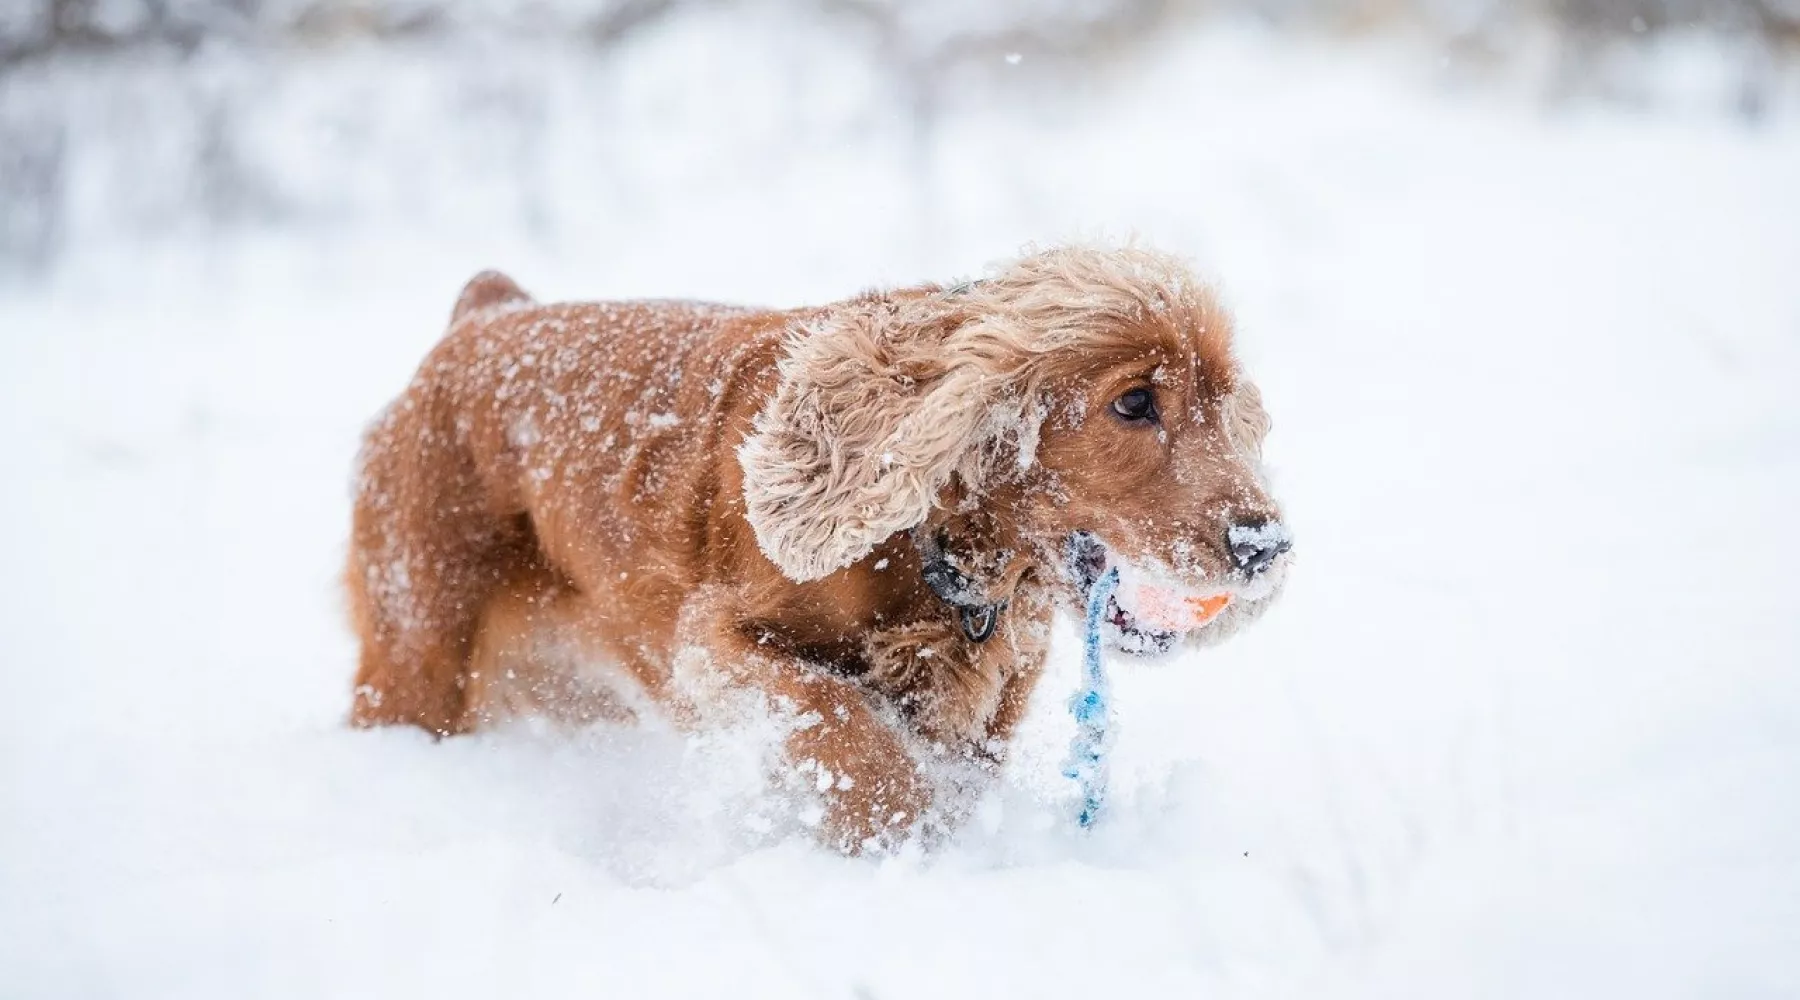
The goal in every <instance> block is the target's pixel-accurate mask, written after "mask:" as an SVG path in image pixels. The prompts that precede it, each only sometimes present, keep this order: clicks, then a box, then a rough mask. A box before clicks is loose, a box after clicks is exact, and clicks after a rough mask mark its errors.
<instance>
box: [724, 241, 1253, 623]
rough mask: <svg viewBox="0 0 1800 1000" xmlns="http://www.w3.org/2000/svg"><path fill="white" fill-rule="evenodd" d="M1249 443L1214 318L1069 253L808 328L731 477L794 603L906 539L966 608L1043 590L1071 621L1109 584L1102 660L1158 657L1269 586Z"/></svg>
mask: <svg viewBox="0 0 1800 1000" xmlns="http://www.w3.org/2000/svg"><path fill="white" fill-rule="evenodd" d="M1267 430H1268V418H1267V416H1266V415H1265V414H1264V412H1263V409H1262V403H1261V399H1260V397H1259V395H1258V393H1257V390H1256V388H1255V386H1254V385H1252V384H1251V383H1250V381H1249V380H1248V379H1247V378H1246V377H1245V375H1244V373H1243V372H1242V371H1241V369H1240V367H1239V365H1238V364H1237V361H1236V359H1235V358H1234V357H1233V356H1232V353H1231V327H1230V320H1229V318H1228V317H1227V316H1226V314H1225V313H1224V311H1223V310H1222V309H1221V308H1220V307H1219V306H1218V305H1217V303H1216V302H1215V301H1214V300H1213V298H1212V296H1211V294H1210V293H1209V292H1208V291H1207V289H1206V288H1205V287H1204V286H1202V285H1201V284H1200V283H1199V282H1197V281H1196V280H1195V279H1194V277H1193V276H1192V275H1191V274H1190V273H1189V272H1188V270H1187V269H1186V268H1185V267H1184V266H1183V265H1182V264H1181V263H1180V262H1178V261H1176V260H1174V259H1172V258H1170V257H1166V256H1163V255H1161V254H1156V253H1152V252H1150V251H1146V250H1140V249H1093V248H1081V247H1074V248H1063V249H1056V250H1050V251H1046V252H1042V253H1037V254H1033V255H1030V256H1027V257H1025V258H1023V259H1021V260H1019V261H1016V262H1014V263H1012V264H1010V265H1007V266H1006V267H1004V268H1001V269H999V270H998V271H996V272H995V273H994V274H993V275H992V276H991V277H989V278H988V279H985V280H982V281H978V282H973V283H970V284H966V285H960V286H956V287H953V288H948V289H940V288H924V289H910V290H906V291H902V292H898V293H892V294H886V295H871V296H865V297H863V298H861V299H857V300H853V301H851V302H848V303H845V304H842V305H839V306H836V307H832V308H829V309H826V310H822V311H820V312H819V313H818V314H816V315H815V316H814V317H813V318H812V319H811V321H810V322H807V323H804V324H802V329H799V330H797V331H796V333H795V335H794V337H793V339H792V340H791V342H790V343H789V345H788V348H787V354H786V356H785V358H784V359H783V360H782V362H781V366H780V384H779V386H778V388H777V390H776V393H775V395H774V397H773V398H772V399H771V400H770V402H769V404H768V405H767V407H766V408H765V409H764V410H763V412H762V413H761V415H760V416H759V417H758V420H757V423H756V426H755V428H754V430H753V432H752V434H751V435H750V437H749V438H748V439H747V440H746V442H745V443H744V445H743V447H742V448H741V449H740V451H739V459H740V461H741V462H742V464H743V468H744V473H745V499H746V502H747V514H748V517H749V520H750V523H751V525H752V527H753V528H754V529H755V531H756V535H757V540H758V542H759V544H760V545H761V546H762V549H763V551H764V552H765V553H766V554H767V555H768V557H769V558H770V559H771V560H773V561H774V562H775V564H776V565H777V566H779V567H780V568H781V569H782V571H783V572H784V573H785V574H786V575H787V576H789V577H790V578H792V579H794V580H797V581H804V580H811V579H817V578H820V577H823V576H825V575H827V574H829V573H831V572H833V571H835V570H837V569H839V568H842V567H844V566H848V565H850V564H852V563H854V562H856V561H857V560H859V559H861V558H863V557H865V556H867V555H868V554H869V552H870V551H871V550H872V549H873V548H874V547H875V546H876V545H878V544H879V543H881V542H882V541H883V540H884V539H886V538H888V537H890V536H891V535H893V534H895V533H896V532H902V531H909V530H910V531H913V532H915V535H916V536H917V537H922V538H923V539H924V540H925V543H924V544H925V545H926V546H927V547H928V548H930V549H931V550H932V551H933V553H934V554H940V555H941V558H943V559H947V560H949V561H950V562H951V563H952V568H953V569H955V570H956V572H955V573H954V574H953V576H954V577H955V578H956V579H957V580H958V583H957V587H959V588H961V589H962V590H963V591H965V592H966V593H967V595H968V596H967V600H968V601H969V602H970V603H984V602H991V601H993V600H999V599H1004V597H1005V588H1006V587H1008V586H1011V585H1013V584H1016V582H1017V581H1018V579H1019V577H1020V576H1021V575H1022V574H1024V573H1026V572H1032V571H1041V570H1042V568H1044V567H1051V569H1050V570H1049V573H1048V575H1049V576H1051V577H1052V578H1054V579H1055V580H1057V581H1058V582H1059V584H1060V586H1061V587H1062V589H1063V590H1064V592H1065V595H1066V597H1067V600H1068V602H1069V603H1070V605H1071V606H1072V607H1073V608H1081V607H1083V606H1084V605H1085V603H1086V597H1087V593H1088V591H1089V590H1090V588H1091V587H1092V586H1093V585H1094V584H1095V582H1096V581H1098V580H1099V579H1100V578H1101V577H1102V576H1103V575H1105V574H1106V573H1107V572H1108V571H1109V570H1112V569H1117V570H1119V572H1120V586H1119V588H1118V590H1117V592H1116V595H1115V596H1114V597H1113V598H1112V599H1111V600H1109V601H1108V603H1107V605H1106V607H1105V608H1104V611H1103V619H1104V621H1105V622H1106V623H1107V632H1108V634H1109V638H1110V639H1111V644H1112V645H1114V646H1115V647H1117V648H1120V649H1123V650H1126V651H1129V652H1135V653H1159V652H1164V651H1167V650H1169V649H1171V648H1173V647H1174V646H1176V645H1177V644H1179V643H1180V641H1181V640H1182V639H1183V638H1184V637H1187V638H1190V639H1192V640H1194V641H1197V642H1204V641H1210V640H1215V639H1218V638H1222V637H1223V636H1225V635H1227V634H1229V633H1230V632H1232V631H1234V630H1235V629H1236V628H1238V627H1239V626H1241V625H1242V624H1244V623H1245V622H1247V621H1249V620H1250V619H1251V618H1253V617H1255V615H1256V614H1258V613H1259V612H1260V611H1261V610H1262V609H1263V608H1264V607H1266V606H1267V604H1268V602H1269V600H1270V599H1271V598H1272V597H1273V596H1274V594H1275V592H1276V591H1277V590H1278V589H1279V587H1280V584H1281V581H1282V578H1283V577H1284V575H1285V573H1286V563H1287V557H1286V552H1287V550H1288V536H1287V532H1286V530H1285V528H1283V526H1282V524H1281V520H1280V513H1279V510H1278V509H1277V507H1276V505H1275V504H1274V502H1273V501H1272V500H1271V499H1270V497H1269V495H1268V493H1267V490H1266V487H1265V484H1264V481H1263V476H1262V471H1261V449H1262V439H1263V436H1264V434H1265V433H1266V432H1267ZM934 586H938V583H934ZM939 592H940V594H945V591H944V590H943V589H941V588H940V590H939ZM955 598H956V595H955V594H947V595H946V599H951V600H954V599H955Z"/></svg>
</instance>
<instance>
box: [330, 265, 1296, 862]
mask: <svg viewBox="0 0 1800 1000" xmlns="http://www.w3.org/2000/svg"><path fill="white" fill-rule="evenodd" d="M1134 391H1136V392H1141V393H1147V394H1149V395H1150V396H1152V397H1153V398H1154V400H1155V405H1156V413H1155V419H1154V420H1148V419H1126V418H1123V417H1121V416H1120V415H1119V411H1118V410H1117V409H1116V406H1115V401H1116V400H1118V399H1120V398H1121V394H1124V393H1132V392H1134ZM1266 431H1267V417H1266V415H1265V414H1264V413H1263V411H1262V406H1261V401H1260V398H1259V397H1258V395H1257V393H1256V391H1255V388H1254V387H1253V386H1252V385H1251V383H1250V382H1249V381H1248V380H1247V378H1246V377H1245V375H1244V373H1243V372H1242V371H1241V370H1240V367H1239V365H1238V364H1237V362H1236V360H1235V359H1234V358H1233V357H1232V354H1231V327H1230V321H1229V319H1228V317H1227V316H1226V314H1225V313H1224V311H1223V310H1222V309H1221V308H1220V307H1219V305H1218V304H1217V302H1216V301H1215V299H1214V297H1213V296H1212V294H1211V293H1210V292H1209V291H1208V290H1207V289H1206V288H1205V287H1204V286H1203V285H1201V284H1200V283H1199V282H1197V281H1196V280H1195V279H1194V277H1193V276H1192V275H1191V274H1190V273H1189V272H1188V270H1187V269H1186V267H1185V266H1184V265H1182V264H1181V263H1180V262H1179V261H1177V260H1175V259H1174V258H1171V257H1168V256H1165V255H1161V254H1158V253H1154V252H1151V251H1148V250H1142V249H1118V248H1091V247H1067V248H1059V249H1052V250H1048V251H1044V252H1040V253H1034V254H1031V255H1028V256H1026V257H1024V258H1022V259H1020V260H1017V261H1014V262H1012V263H1010V264H1007V265H1005V266H1002V267H1000V268H998V269H996V270H995V271H994V272H993V273H992V274H991V275H990V276H989V277H987V278H985V279H984V280H981V281H976V282H970V283H965V284H962V285H957V286H953V287H948V288H945V287H940V286H935V285H926V286H918V287H914V288H907V289H901V290H897V291H891V292H879V293H870V294H866V295H863V296H860V297H857V298H854V299H850V300H847V301H844V302H840V303H835V304H832V305H827V306H821V307H814V308H806V309H798V310H791V311H778V310H760V309H746V308H735V307H724V306H712V305H702V304H695V303H678V302H622V303H594V304H571V305H540V304H537V303H536V302H534V301H532V300H531V299H530V298H529V297H528V296H526V295H525V293H524V292H522V291H521V290H520V289H519V288H518V286H516V285H515V284H513V283H512V282H511V281H510V280H509V279H507V278H505V277H504V276H501V275H498V274H495V273H492V272H489V273H485V274H482V275H479V276H477V277H476V278H475V279H474V280H472V281H471V282H470V283H469V285H468V286H467V287H466V288H465V289H464V291H463V293H462V296H461V297H460V299H459V300H458V302H457V305H456V308H455V311H454V313H453V315H452V319H451V324H450V331H449V333H448V334H447V335H446V336H445V338H444V339H443V341H442V342H440V343H439V344H438V346H437V347H436V348H435V349H434V350H433V351H432V352H431V354H430V356H429V357H427V358H426V360H425V363H424V364H423V365H422V367H421V368H420V370H419V373H418V375H417V377H415V379H414V380H413V383H412V384H411V385H410V386H409V387H408V389H407V390H406V392H405V393H404V394H403V395H402V396H401V397H400V398H399V399H398V400H397V401H396V402H395V403H394V404H393V405H392V406H390V407H389V408H388V410H387V411H386V412H385V413H384V414H383V415H382V417H381V418H380V419H379V420H378V421H377V422H376V423H375V424H374V425H373V426H372V427H371V429H370V430H369V432H368V435H367V439H366V442H365V447H364V449H363V452H362V456H361V459H360V478H359V481H358V490H357V503H356V510H355V518H354V527H353V536H352V542H351V552H350V563H349V568H348V573H347V580H348V584H349V589H350V593H351V597H352V604H353V610H354V617H355V623H356V627H357V631H358V634H359V636H360V638H361V641H362V656H361V664H360V667H359V670H358V673H357V682H356V697H355V702H354V708H353V719H354V720H355V721H356V722H358V723H359V724H365V725H368V724H378V723H409V724H414V725H419V726H423V727H425V728H427V729H430V730H432V731H434V732H437V733H440V734H450V733H458V732H464V731H467V730H469V729H472V728H475V727H477V726H479V725H481V724H483V723H485V722H489V721H491V720H494V719H497V718H500V717H503V716H507V715H514V714H519V713H544V714H550V715H553V716H556V717H560V718H568V719H574V720H589V719H597V718H611V719H626V718H630V717H632V716H633V715H635V714H637V713H640V712H643V711H659V712H662V713H665V714H667V715H669V716H671V717H673V718H674V719H676V720H677V721H679V722H680V723H682V724H684V725H687V726H693V727H699V726H707V725H712V724H716V723H717V722H718V721H720V720H721V719H722V718H725V717H727V716H729V715H730V713H742V712H746V711H748V712H756V713H764V714H767V715H769V716H771V717H775V718H779V719H783V720H786V722H785V725H786V733H787V735H786V737H785V742H784V751H785V754H786V759H787V760H788V762H789V764H790V765H791V764H803V765H804V766H807V767H808V768H811V769H814V770H819V769H822V772H823V773H828V774H830V775H832V776H833V780H832V781H830V782H819V784H821V785H829V787H827V788H826V790H825V791H824V792H822V793H821V794H822V795H823V796H824V798H825V800H826V801H825V806H826V823H825V827H824V829H825V832H826V836H827V837H828V838H829V839H830V840H831V841H832V842H834V843H836V844H838V845H840V846H842V847H844V848H846V849H852V850H854V849H858V848H860V847H863V846H865V845H867V844H870V843H875V842H886V841H889V840H891V839H893V838H895V837H897V836H901V835H903V834H904V832H905V831H906V830H908V829H911V828H913V827H915V826H916V824H917V823H918V822H919V819H920V817H921V816H922V815H923V814H925V813H926V812H927V810H928V807H929V806H930V803H931V799H932V786H931V781H930V780H929V776H928V774H927V773H926V772H927V771H928V770H929V769H925V770H924V771H922V770H921V768H920V766H919V765H920V764H921V763H922V762H923V759H924V758H930V757H934V756H949V757H957V758H962V759H968V760H973V761H977V762H985V763H986V764H987V765H988V766H990V767H991V765H992V764H993V763H995V762H997V761H998V760H999V759H1000V758H1001V756H1002V755H1003V753H1004V749H1005V744H1006V741H1007V739H1008V737H1009V736H1010V734H1011V732H1012V729H1013V727H1014V725H1015V724H1016V723H1017V721H1018V719H1019V717H1020V715H1021V714H1022V712H1023V710H1024V707H1025V704H1026V701H1027V699H1028V697H1029V695H1030V693H1031V691H1032V688H1033V686H1034V685H1035V683H1036V681H1037V678H1038V675H1039V673H1040V670H1041V667H1042V664H1043V659H1044V655H1045V643H1046V640H1047V635H1048V623H1049V620H1050V617H1051V615H1052V614H1053V613H1054V608H1055V607H1056V606H1057V605H1058V604H1061V605H1063V606H1074V605H1077V604H1079V601H1080V594H1079V593H1078V591H1079V584H1080V580H1079V575H1080V574H1079V572H1078V571H1076V570H1075V569H1073V568H1072V567H1071V565H1070V564H1069V556H1068V554H1069V553H1070V552H1071V551H1073V549H1072V548H1071V546H1072V545H1073V544H1074V543H1075V542H1076V541H1077V540H1081V539H1087V540H1090V541H1088V542H1086V543H1085V544H1087V546H1088V551H1090V552H1091V553H1101V554H1100V555H1098V556H1091V558H1098V559H1105V560H1116V561H1118V562H1119V563H1121V564H1130V565H1142V566H1148V567H1153V568H1154V569H1155V571H1156V572H1157V573H1159V574H1161V575H1163V576H1165V577H1168V578H1170V579H1173V580H1177V581H1181V582H1182V583H1183V585H1192V586H1195V587H1199V586H1207V587H1210V588H1213V589H1218V588H1220V587H1228V588H1234V591H1235V592H1237V593H1238V594H1239V599H1238V600H1237V601H1236V602H1235V603H1234V604H1233V605H1232V610H1231V611H1230V612H1228V613H1227V616H1226V618H1227V619H1229V620H1227V621H1222V622H1220V623H1218V624H1215V625H1212V626H1208V631H1209V632H1211V633H1213V635H1214V636H1215V637H1216V636H1217V635H1223V634H1226V633H1228V632H1229V631H1230V630H1231V629H1233V628H1235V627H1237V625H1239V624H1241V623H1242V622H1243V621H1247V620H1248V619H1249V618H1251V617H1253V616H1254V615H1255V614H1256V613H1257V612H1258V611H1260V609H1261V608H1262V607H1263V606H1265V605H1266V603H1267V600H1268V598H1269V597H1270V596H1271V595H1272V594H1273V592H1274V590H1275V586H1276V584H1277V583H1278V582H1279V575H1280V569H1281V563H1279V562H1276V563H1273V564H1272V565H1273V569H1272V570H1271V571H1269V572H1265V569H1266V568H1267V567H1265V565H1264V564H1265V563H1269V562H1270V560H1269V559H1263V560H1261V561H1254V560H1251V561H1247V560H1248V559H1250V557H1247V556H1246V555H1245V552H1246V549H1245V548H1244V546H1245V545H1246V544H1248V543H1245V542H1244V541H1243V540H1242V539H1244V538H1264V537H1275V536H1274V534H1272V533H1274V532H1277V530H1278V512H1277V511H1276V509H1275V507H1274V504H1273V503H1272V501H1271V500H1270V499H1269V497H1268V495H1267V492H1266V490H1265V488H1264V485H1263V479H1262V473H1261V467H1260V448H1261V441H1262V437H1263V435H1264V434H1265V433H1266ZM1246 532H1248V534H1244V533H1246ZM1281 537H1282V538H1283V539H1284V538H1285V535H1282V536H1281ZM1285 547H1286V546H1285V541H1283V542H1282V544H1281V549H1282V550H1285ZM1265 548H1266V547H1265ZM1272 551H1273V550H1268V551H1264V552H1263V555H1265V556H1267V555H1269V552H1272ZM1279 554H1280V553H1279V552H1274V556H1279ZM928 571H931V572H928ZM928 576H929V577H930V578H931V581H934V582H928ZM946 581H949V582H948V583H946ZM970 608H981V609H993V610H996V611H997V614H998V620H997V624H996V625H995V626H994V630H993V634H992V636H991V637H984V636H982V635H981V634H980V633H979V632H975V631H971V629H970V626H969V625H968V621H969V614H970V612H969V610H968V609H970ZM1129 619H1130V616H1129V615H1128V614H1125V613H1124V612H1120V616H1119V617H1118V619H1117V621H1118V623H1119V625H1118V627H1119V628H1120V629H1121V630H1122V633H1121V634H1123V632H1128V631H1132V626H1131V623H1130V621H1129ZM1129 645H1130V644H1129V643H1127V644H1126V646H1127V647H1129Z"/></svg>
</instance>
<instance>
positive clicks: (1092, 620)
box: [1063, 567, 1119, 830]
mask: <svg viewBox="0 0 1800 1000" xmlns="http://www.w3.org/2000/svg"><path fill="white" fill-rule="evenodd" d="M1117 589H1119V570H1118V568H1117V567H1114V568H1112V569H1108V570H1107V571H1106V574H1105V575H1104V576H1102V577H1100V579H1098V580H1095V581H1094V588H1093V589H1092V590H1090V591H1088V603H1087V629H1086V631H1085V632H1084V633H1083V635H1082V649H1081V652H1082V657H1081V688H1080V689H1079V690H1077V691H1076V692H1075V696H1074V697H1072V698H1070V699H1069V711H1070V712H1071V713H1073V714H1074V716H1075V738H1074V739H1072V740H1070V741H1069V762H1068V763H1067V764H1064V765H1063V777H1065V778H1072V779H1074V781H1075V783H1076V784H1077V785H1079V786H1080V788H1081V812H1080V813H1078V814H1077V815H1076V817H1075V819H1076V822H1078V823H1080V824H1081V827H1082V829H1084V830H1085V829H1087V828H1088V827H1090V826H1093V825H1094V821H1095V820H1096V819H1098V818H1099V817H1100V807H1101V805H1103V804H1104V803H1105V801H1106V777H1107V770H1106V752H1107V751H1108V750H1110V749H1112V732H1111V723H1112V705H1111V704H1110V698H1109V696H1110V695H1111V694H1112V685H1111V684H1109V683H1107V680H1106V672H1105V671H1104V670H1103V669H1102V668H1101V664H1100V621H1101V619H1102V618H1103V617H1105V615H1106V602H1107V601H1108V600H1109V599H1111V598H1112V595H1113V591H1115V590H1117Z"/></svg>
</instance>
